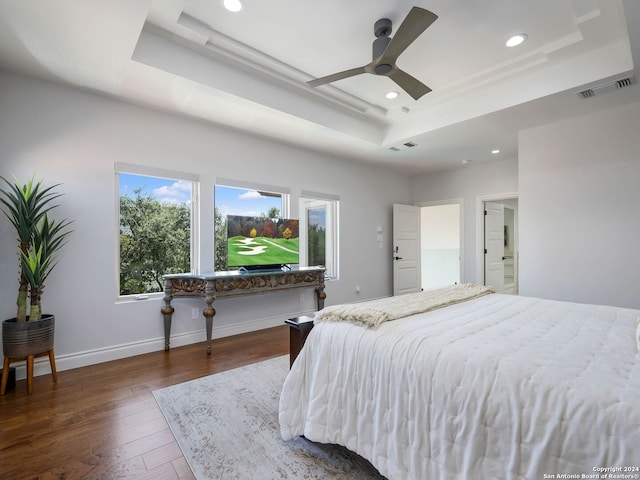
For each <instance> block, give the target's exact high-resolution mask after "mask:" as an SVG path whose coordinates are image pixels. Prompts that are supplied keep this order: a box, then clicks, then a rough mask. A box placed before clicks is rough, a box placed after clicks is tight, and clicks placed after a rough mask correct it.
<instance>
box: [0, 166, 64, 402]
mask: <svg viewBox="0 0 640 480" xmlns="http://www.w3.org/2000/svg"><path fill="white" fill-rule="evenodd" d="M0 180H1V181H2V182H4V184H5V185H6V188H0V194H1V196H0V202H2V204H3V207H2V211H3V213H4V214H5V216H6V217H7V218H8V219H9V221H10V222H11V224H12V225H13V226H14V228H15V231H16V234H17V242H18V255H19V257H20V260H19V265H20V283H19V287H18V299H17V302H16V303H17V313H16V317H15V318H10V319H8V320H5V321H3V322H2V349H3V354H4V363H3V373H2V385H1V388H0V394H3V393H4V391H5V388H6V381H7V380H6V375H7V374H8V372H7V370H8V368H9V362H10V361H12V360H21V359H25V358H26V359H27V378H28V382H29V393H31V391H32V381H33V359H34V357H35V356H40V355H43V354H48V355H49V360H50V362H51V370H52V374H53V378H54V381H55V380H56V373H55V362H54V358H53V336H54V328H55V316H54V315H52V314H44V315H43V314H42V304H41V299H42V293H43V289H44V282H45V280H46V279H47V277H48V275H49V274H50V273H51V270H52V269H53V268H54V267H55V264H56V262H55V257H56V254H57V253H58V251H59V250H60V248H62V246H63V245H64V244H65V243H66V239H67V236H68V235H69V234H70V233H71V230H69V228H68V227H69V225H70V222H69V221H68V220H66V219H65V220H61V221H56V220H52V219H50V218H49V213H50V212H51V210H52V209H54V208H55V207H57V206H58V205H57V204H56V203H54V201H55V199H57V198H58V197H60V196H61V195H62V194H60V193H56V192H55V191H54V189H55V188H56V187H57V186H59V184H56V185H52V186H50V187H46V188H45V187H43V185H42V180H40V181H38V182H36V181H35V179H34V178H31V179H30V180H29V181H27V182H26V183H25V184H24V185H23V184H21V183H20V181H18V179H17V178H15V177H14V181H13V182H10V181H9V180H7V179H5V178H4V177H0ZM5 372H7V373H5Z"/></svg>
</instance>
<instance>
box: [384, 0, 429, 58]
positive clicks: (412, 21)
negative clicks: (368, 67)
mask: <svg viewBox="0 0 640 480" xmlns="http://www.w3.org/2000/svg"><path fill="white" fill-rule="evenodd" d="M437 18H438V16H437V15H436V14H435V13H433V12H430V11H429V10H425V9H424V8H420V7H413V8H412V9H411V10H410V11H409V14H408V15H407V16H406V17H405V19H404V20H403V21H402V24H401V25H400V28H398V30H397V31H396V33H395V35H394V36H393V38H392V39H391V43H390V44H389V46H388V47H387V49H386V50H385V51H384V53H383V54H382V58H381V61H380V62H379V63H394V62H395V61H396V59H397V58H398V57H399V56H400V54H401V53H402V52H404V51H405V49H406V48H407V47H408V46H409V45H411V44H412V43H413V41H414V40H415V39H416V38H418V37H419V36H420V34H422V32H424V31H425V30H426V29H427V28H429V26H430V25H431V24H432V23H433V22H435V21H436V20H437Z"/></svg>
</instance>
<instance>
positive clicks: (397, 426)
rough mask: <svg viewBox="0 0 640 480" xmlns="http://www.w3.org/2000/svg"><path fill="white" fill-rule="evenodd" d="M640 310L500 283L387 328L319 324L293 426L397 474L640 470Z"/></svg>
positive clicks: (287, 398)
mask: <svg viewBox="0 0 640 480" xmlns="http://www.w3.org/2000/svg"><path fill="white" fill-rule="evenodd" d="M639 313H640V312H639V311H637V310H631V309H622V308H614V307H607V306H596V305H584V304H576V303H570V302H559V301H552V300H542V299H537V298H528V297H520V296H510V295H499V294H490V295H486V296H483V297H480V298H475V299H472V300H468V301H466V302H463V303H458V304H455V305H450V306H447V307H444V308H440V309H437V310H432V311H429V312H426V313H419V314H415V315H411V316H408V317H404V318H401V319H398V320H393V321H388V322H385V323H383V324H382V325H381V326H380V327H379V328H377V329H370V328H366V327H363V326H359V325H354V324H352V323H349V322H319V323H317V324H316V325H315V327H314V328H313V330H312V331H311V333H310V334H309V337H308V338H307V341H306V344H305V346H304V348H303V349H302V351H301V353H300V355H299V356H298V358H297V360H296V362H295V363H294V365H293V366H292V369H291V372H290V373H289V375H288V377H287V379H286V381H285V384H284V387H283V391H282V395H281V398H280V426H281V433H282V436H283V438H284V439H290V438H294V437H296V436H299V435H304V436H305V437H306V438H308V439H309V440H312V441H316V442H322V443H335V444H340V445H344V446H345V447H347V448H349V449H350V450H352V451H354V452H356V453H358V454H360V455H362V456H363V457H364V458H366V459H368V460H369V461H370V462H371V463H372V464H373V465H374V466H375V467H376V468H377V469H378V470H379V472H380V473H381V474H383V475H384V476H386V477H388V478H389V479H392V480H399V479H412V480H437V479H447V480H448V479H484V478H486V479H526V480H534V479H543V478H554V477H551V476H550V475H555V476H556V477H555V478H562V477H557V475H559V474H579V475H582V474H585V475H595V474H597V473H599V471H598V470H597V469H599V468H608V467H628V468H631V469H632V470H631V471H630V472H627V473H629V474H632V475H635V474H637V473H638V471H637V470H633V469H634V468H637V467H638V466H640V354H639V353H638V347H637V344H636V338H635V337H636V333H635V332H636V323H637V319H638V315H639ZM622 473H624V472H622ZM545 474H546V475H549V476H546V477H545V476H544V475H545ZM583 478H588V477H583ZM591 478H595V477H591ZM626 478H634V477H626ZM635 478H638V477H635Z"/></svg>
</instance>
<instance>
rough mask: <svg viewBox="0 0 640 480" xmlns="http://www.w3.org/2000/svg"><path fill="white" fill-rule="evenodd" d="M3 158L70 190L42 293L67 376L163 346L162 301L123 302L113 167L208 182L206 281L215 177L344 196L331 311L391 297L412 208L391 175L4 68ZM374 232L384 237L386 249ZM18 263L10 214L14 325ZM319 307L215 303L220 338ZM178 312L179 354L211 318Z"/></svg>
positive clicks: (181, 304)
mask: <svg viewBox="0 0 640 480" xmlns="http://www.w3.org/2000/svg"><path fill="white" fill-rule="evenodd" d="M0 162H1V164H0V165H1V167H0V175H2V176H5V177H11V175H12V174H15V175H17V176H18V177H19V178H20V179H22V180H25V179H27V178H30V177H31V176H32V175H34V174H35V175H36V177H37V178H44V179H45V180H46V182H47V183H48V184H53V183H58V182H61V183H62V184H63V185H62V187H61V188H60V190H62V191H64V192H65V196H64V197H63V198H62V206H61V207H60V209H59V212H60V214H61V216H64V217H68V218H70V219H73V220H74V221H75V224H74V229H75V232H74V233H73V235H72V237H71V239H70V241H69V243H68V244H67V246H66V247H65V249H64V251H63V253H62V255H61V256H60V259H59V260H60V261H59V264H58V266H57V267H56V269H55V270H54V271H53V273H52V275H51V277H50V278H49V281H48V282H47V285H46V291H45V294H44V297H43V309H44V311H45V312H52V313H55V314H56V320H57V321H56V341H55V348H56V356H57V363H58V366H59V368H60V369H61V370H64V369H66V368H73V367H76V366H81V365H86V364H89V363H96V362H100V361H105V360H110V359H113V358H121V357H126V356H129V355H134V354H138V353H143V352H147V351H152V350H160V349H162V348H163V330H162V317H161V315H160V308H161V306H162V300H161V294H158V295H157V296H153V297H152V298H151V299H149V300H146V301H138V302H135V301H134V302H118V301H117V292H116V278H117V236H116V235H117V231H118V228H117V224H116V218H117V200H116V183H115V174H114V163H115V162H125V163H132V164H139V165H148V166H154V167H158V168H165V169H171V170H180V171H186V172H192V173H197V174H199V175H200V181H201V198H202V201H201V211H200V222H201V238H200V245H201V265H200V271H203V272H206V271H210V270H211V269H212V265H213V232H212V230H213V204H212V199H213V187H214V185H215V182H216V178H217V177H222V178H232V179H238V180H246V181H250V182H254V183H260V184H267V185H277V186H283V187H289V188H290V189H291V192H292V193H293V194H296V193H298V192H299V191H300V189H306V190H310V191H316V192H326V193H330V194H335V195H339V197H340V225H339V231H340V279H339V280H336V281H331V282H328V283H327V290H326V291H327V304H335V303H343V302H350V301H355V300H364V299H368V298H376V297H382V296H387V295H391V293H392V288H391V282H392V272H391V261H390V255H389V254H388V252H389V251H390V250H389V249H390V245H391V233H392V218H391V217H392V205H393V203H407V202H408V201H409V200H410V198H409V193H408V191H409V180H408V179H407V178H406V177H404V176H399V175H397V174H394V173H393V172H389V171H382V170H380V169H378V168H376V167H372V166H365V165H357V164H354V163H351V162H345V161H341V160H340V159H336V158H330V157H328V156H325V155H322V154H319V153H315V152H310V151H305V150H303V149H298V148H294V147H291V146H287V145H283V144H281V143H276V142H273V141H270V140H267V139H264V138H258V137H253V136H250V135H246V134H244V133H240V132H236V131H231V130H227V129H223V128H219V127H215V126H212V125H208V124H205V123H201V122H197V121H193V120H190V119H186V118H180V117H176V116H172V115H168V114H164V113H160V112H157V111H153V110H150V109H146V108H142V107H137V106H133V105H129V104H125V103H122V102H119V101H116V100H113V99H110V98H106V97H103V96H98V95H95V94H93V93H88V92H84V91H81V90H78V89H72V88H68V87H63V86H59V85H53V84H49V83H45V82H41V81H37V80H34V79H30V78H27V77H22V76H18V75H14V74H9V73H3V72H0ZM208 199H211V202H209V201H208ZM294 201H295V200H294V199H292V202H294ZM377 226H382V227H383V232H384V233H383V235H384V242H383V247H384V248H379V246H378V241H377V230H376V229H377ZM17 264H18V258H17V255H16V243H15V234H14V232H13V231H12V228H11V226H10V224H9V222H8V220H7V219H6V218H4V216H2V217H0V272H1V274H0V318H2V319H5V318H10V317H13V316H15V310H14V309H15V306H14V305H15V297H16V293H17V280H18V277H17ZM356 285H359V286H360V289H361V293H360V294H356V291H355V286H356ZM310 292H311V291H310ZM312 297H313V295H312V294H311V293H309V294H307V295H305V300H304V301H301V300H300V296H299V294H298V292H280V293H275V294H269V295H258V296H254V297H251V298H249V297H243V298H241V299H223V300H220V301H217V302H216V303H215V307H216V310H217V315H216V317H215V320H214V337H216V336H224V335H231V334H235V333H240V332H244V331H248V330H254V329H257V328H262V327H268V326H272V325H281V324H282V322H283V320H284V319H285V318H287V317H288V316H292V315H297V314H298V313H301V312H310V311H313V310H314V304H313V301H312ZM175 303H176V305H175V307H176V312H175V314H174V322H173V329H172V335H174V338H173V339H172V345H175V346H177V345H180V344H187V343H193V342H196V341H203V340H204V338H205V337H204V321H203V320H202V319H198V320H192V319H191V307H199V308H200V307H202V306H203V304H202V303H201V302H199V301H198V300H195V299H193V300H188V299H182V300H178V301H176V302H175ZM42 368H43V367H42V365H40V369H42ZM40 373H41V370H40ZM19 374H20V372H19Z"/></svg>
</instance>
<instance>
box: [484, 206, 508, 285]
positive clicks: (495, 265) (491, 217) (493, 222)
mask: <svg viewBox="0 0 640 480" xmlns="http://www.w3.org/2000/svg"><path fill="white" fill-rule="evenodd" d="M484 284H485V285H490V286H492V287H494V288H495V289H496V292H502V291H503V290H504V205H502V204H501V203H493V202H485V204H484Z"/></svg>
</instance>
